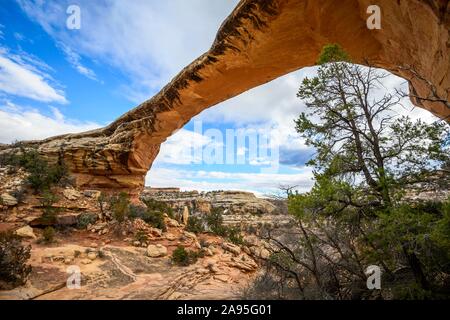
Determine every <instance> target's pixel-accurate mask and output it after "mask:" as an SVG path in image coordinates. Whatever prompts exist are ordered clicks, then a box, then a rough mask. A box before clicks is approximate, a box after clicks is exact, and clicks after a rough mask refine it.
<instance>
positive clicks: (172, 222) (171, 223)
mask: <svg viewBox="0 0 450 320" xmlns="http://www.w3.org/2000/svg"><path fill="white" fill-rule="evenodd" d="M166 224H167V225H168V226H169V227H174V228H176V227H179V226H180V224H179V223H178V221H177V220H175V219H171V218H167V219H166Z"/></svg>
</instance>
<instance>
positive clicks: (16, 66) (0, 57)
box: [0, 48, 67, 104]
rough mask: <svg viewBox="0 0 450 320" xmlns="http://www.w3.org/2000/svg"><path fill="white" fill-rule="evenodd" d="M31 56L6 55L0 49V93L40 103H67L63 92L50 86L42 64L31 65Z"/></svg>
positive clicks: (5, 50) (3, 50) (48, 77)
mask: <svg viewBox="0 0 450 320" xmlns="http://www.w3.org/2000/svg"><path fill="white" fill-rule="evenodd" d="M34 61H35V60H34ZM34 61H33V60H32V57H31V56H27V55H23V56H21V55H15V54H11V55H9V54H8V50H7V49H5V48H0V70H1V73H0V92H3V93H5V94H11V95H15V96H19V97H25V98H29V99H33V100H37V101H42V102H57V103H61V104H65V103H67V100H66V98H65V96H64V92H63V91H62V90H60V89H57V88H55V87H54V86H52V85H51V84H50V81H51V77H50V75H48V74H47V73H46V72H45V68H43V64H32V62H34Z"/></svg>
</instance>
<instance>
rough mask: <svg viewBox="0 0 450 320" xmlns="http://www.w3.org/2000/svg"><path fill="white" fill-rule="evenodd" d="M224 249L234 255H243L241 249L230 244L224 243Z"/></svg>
mask: <svg viewBox="0 0 450 320" xmlns="http://www.w3.org/2000/svg"><path fill="white" fill-rule="evenodd" d="M222 248H223V249H224V250H226V251H228V252H231V253H232V254H234V255H239V254H240V253H241V248H239V246H237V245H235V244H232V243H229V242H224V243H222Z"/></svg>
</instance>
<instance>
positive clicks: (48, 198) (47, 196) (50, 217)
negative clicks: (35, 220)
mask: <svg viewBox="0 0 450 320" xmlns="http://www.w3.org/2000/svg"><path fill="white" fill-rule="evenodd" d="M40 201H41V206H42V207H43V213H42V216H41V221H42V223H44V224H56V218H57V216H58V213H59V212H60V209H59V208H54V207H53V204H55V202H57V201H58V196H56V195H55V194H53V193H51V192H50V191H44V192H43V194H42V197H41V200H40Z"/></svg>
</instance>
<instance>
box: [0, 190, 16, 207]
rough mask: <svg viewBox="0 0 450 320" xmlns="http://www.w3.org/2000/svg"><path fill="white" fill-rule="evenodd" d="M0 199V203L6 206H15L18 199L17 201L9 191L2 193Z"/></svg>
mask: <svg viewBox="0 0 450 320" xmlns="http://www.w3.org/2000/svg"><path fill="white" fill-rule="evenodd" d="M0 199H1V201H0V203H1V204H3V205H5V206H7V207H14V206H16V205H17V204H18V203H19V201H17V199H16V198H14V197H13V196H12V195H10V194H9V193H3V194H2V195H1V196H0Z"/></svg>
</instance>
